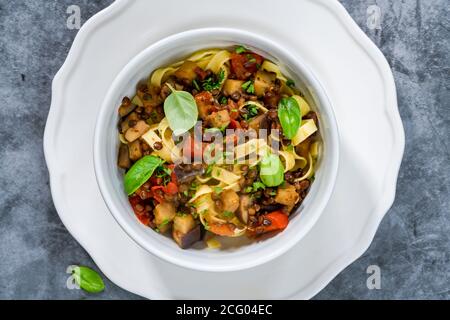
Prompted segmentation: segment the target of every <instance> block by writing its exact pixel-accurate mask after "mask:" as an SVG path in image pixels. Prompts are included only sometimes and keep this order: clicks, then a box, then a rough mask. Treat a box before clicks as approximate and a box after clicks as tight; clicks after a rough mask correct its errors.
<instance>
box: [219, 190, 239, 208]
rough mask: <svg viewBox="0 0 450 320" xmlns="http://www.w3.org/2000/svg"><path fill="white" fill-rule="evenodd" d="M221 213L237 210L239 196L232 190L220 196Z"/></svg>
mask: <svg viewBox="0 0 450 320" xmlns="http://www.w3.org/2000/svg"><path fill="white" fill-rule="evenodd" d="M220 198H221V200H222V203H223V205H222V209H223V211H224V212H225V211H228V212H233V213H234V212H235V211H236V210H237V209H238V208H239V196H238V194H237V193H236V192H235V191H233V190H225V191H223V192H222V193H221V194H220Z"/></svg>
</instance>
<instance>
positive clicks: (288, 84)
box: [286, 79, 295, 88]
mask: <svg viewBox="0 0 450 320" xmlns="http://www.w3.org/2000/svg"><path fill="white" fill-rule="evenodd" d="M286 85H287V86H288V87H291V88H293V87H295V82H294V80H292V79H288V80H287V81H286Z"/></svg>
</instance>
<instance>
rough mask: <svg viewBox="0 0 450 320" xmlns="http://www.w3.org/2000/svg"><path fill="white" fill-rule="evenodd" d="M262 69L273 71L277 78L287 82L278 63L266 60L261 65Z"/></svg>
mask: <svg viewBox="0 0 450 320" xmlns="http://www.w3.org/2000/svg"><path fill="white" fill-rule="evenodd" d="M261 69H263V70H266V71H268V72H273V73H275V74H276V75H277V78H278V79H280V80H282V81H284V82H286V81H287V79H286V77H285V76H283V74H282V73H281V70H280V67H279V66H278V65H276V64H275V63H273V62H270V61H268V60H264V62H263V64H262V65H261Z"/></svg>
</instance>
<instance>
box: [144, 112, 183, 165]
mask: <svg viewBox="0 0 450 320" xmlns="http://www.w3.org/2000/svg"><path fill="white" fill-rule="evenodd" d="M156 131H158V133H159V135H158V133H156ZM142 139H144V141H145V142H146V143H147V144H148V145H149V146H150V147H153V145H154V144H155V143H156V142H159V143H161V144H162V145H163V147H162V149H161V150H154V151H153V152H152V155H156V156H158V157H160V158H162V159H163V160H165V161H167V162H175V160H176V159H178V158H180V157H181V150H180V149H179V148H178V147H177V146H176V145H175V142H174V141H173V140H172V130H170V128H169V122H168V121H167V118H164V119H163V120H161V122H160V123H159V124H156V125H153V126H151V127H150V129H149V131H147V132H146V133H145V134H144V135H143V136H142Z"/></svg>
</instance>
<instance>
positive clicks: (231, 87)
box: [222, 79, 244, 97]
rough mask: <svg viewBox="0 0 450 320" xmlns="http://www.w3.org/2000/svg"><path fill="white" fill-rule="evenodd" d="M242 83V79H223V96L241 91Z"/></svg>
mask: <svg viewBox="0 0 450 320" xmlns="http://www.w3.org/2000/svg"><path fill="white" fill-rule="evenodd" d="M243 84H244V81H242V80H234V79H227V80H225V83H224V84H223V90H222V91H223V94H224V95H225V96H227V97H228V96H231V95H232V94H233V93H236V92H238V93H242V85H243Z"/></svg>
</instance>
